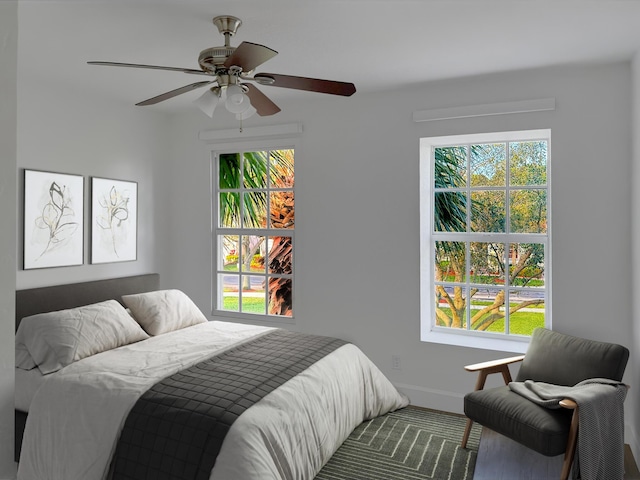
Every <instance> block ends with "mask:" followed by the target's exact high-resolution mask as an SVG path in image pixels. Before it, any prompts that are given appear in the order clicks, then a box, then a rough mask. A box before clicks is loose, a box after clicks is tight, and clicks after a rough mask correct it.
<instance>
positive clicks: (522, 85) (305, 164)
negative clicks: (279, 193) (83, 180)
mask: <svg viewBox="0 0 640 480" xmlns="http://www.w3.org/2000/svg"><path fill="white" fill-rule="evenodd" d="M267 88H268V87H264V88H263V90H265V91H266V90H267ZM630 94H631V68H630V65H629V64H628V63H616V64H611V65H599V66H589V67H565V68H549V69H543V70H536V71H521V72H511V73H501V74H495V75H487V76H482V77H476V78H468V79H458V80H453V81H443V82H437V83H432V84H426V85H422V86H416V87H415V88H414V89H411V90H405V91H393V92H383V93H379V94H356V95H355V96H354V97H351V98H348V99H344V98H327V97H320V96H318V95H313V94H308V95H307V96H300V97H299V100H298V101H296V102H291V103H287V104H281V105H280V106H281V107H282V110H283V111H282V112H281V113H279V114H278V115H277V116H276V117H273V118H263V119H258V120H257V121H254V123H256V124H260V125H265V124H278V123H287V122H291V121H301V122H302V123H303V127H304V133H303V135H302V149H301V151H299V152H298V154H297V156H296V207H297V208H296V210H297V211H296V213H297V215H296V217H297V218H296V241H297V245H296V248H297V252H296V260H297V266H296V275H297V277H296V287H297V291H296V294H297V299H296V300H297V304H296V328H297V329H299V330H302V331H307V332H317V333H322V334H327V335H336V336H340V337H343V338H346V339H349V340H352V341H353V342H355V343H356V344H358V345H359V346H360V347H361V348H362V349H363V350H364V351H365V353H366V354H367V355H369V356H370V357H371V358H372V359H373V360H374V362H376V363H377V364H378V365H379V366H380V368H381V369H382V370H383V371H384V372H385V373H386V374H387V375H388V376H389V377H390V378H391V380H392V381H393V382H394V383H396V384H397V385H400V387H401V388H403V389H405V390H406V391H408V392H409V393H410V395H411V397H412V400H413V403H415V404H418V405H424V406H429V407H433V408H441V409H444V410H451V411H458V412H459V411H461V409H462V397H463V395H464V393H466V392H467V391H468V390H469V389H472V388H473V385H474V383H475V378H473V377H472V376H471V375H470V374H468V373H466V372H465V371H464V369H463V366H464V365H465V364H468V363H474V362H478V361H484V360H489V359H492V358H497V356H498V355H500V353H498V352H490V351H479V350H474V349H466V348H461V347H449V346H443V345H436V344H427V343H421V342H420V341H419V313H420V312H419V292H420V286H419V265H418V255H419V204H418V201H419V182H418V172H419V170H418V147H419V138H420V137H421V136H439V135H449V134H464V133H476V132H488V131H504V130H520V129H538V128H551V130H552V143H551V149H552V150H551V151H552V160H551V161H552V166H551V168H552V202H553V218H552V222H553V224H552V228H553V262H554V264H553V287H552V288H553V292H552V294H553V322H554V324H553V326H554V329H556V330H558V331H561V332H566V333H570V334H575V335H580V336H584V337H588V338H595V339H600V340H603V341H611V342H617V343H621V344H623V345H626V346H628V347H632V345H631V332H632V328H631V326H632V294H631V280H632V269H631V265H630V262H629V258H630V256H631V240H630V239H631V207H630V202H629V199H630V197H631V180H630V172H631V135H630V134H631V129H630V120H631V106H630V102H629V97H630ZM546 97H555V98H556V101H557V108H556V110H555V111H553V112H539V113H533V114H517V115H506V116H495V117H484V118H469V119H463V120H448V121H440V122H430V123H422V124H416V123H413V122H412V120H411V113H412V112H413V111H414V110H419V109H426V108H443V107H451V106H461V105H473V104H485V103H492V102H505V101H511V100H523V99H535V98H546ZM218 118H219V120H218V121H217V122H213V123H212V122H211V121H209V120H208V119H206V117H204V116H201V115H199V114H198V113H194V114H193V115H185V116H183V117H180V118H179V119H176V120H175V121H174V124H173V127H174V128H173V130H174V134H175V137H174V138H173V146H174V153H173V154H174V158H175V160H174V161H173V162H172V163H171V165H172V166H173V168H172V169H170V170H168V171H167V173H168V175H170V177H171V179H172V183H173V187H174V188H172V192H174V196H173V198H172V200H171V202H170V208H172V209H173V213H172V214H170V215H169V217H170V218H171V222H172V228H171V231H172V232H174V236H173V237H172V243H173V245H175V247H176V250H174V253H173V255H172V265H171V268H170V272H171V273H170V277H169V279H167V278H165V280H166V281H168V282H169V283H171V284H175V285H179V286H180V287H182V288H185V289H186V290H188V291H190V292H191V294H192V295H193V296H194V297H195V299H196V301H197V302H198V303H199V305H200V307H201V308H202V309H203V310H205V311H207V310H208V311H210V289H211V282H210V265H211V242H210V235H211V234H210V220H209V219H210V203H209V202H210V199H209V180H208V175H209V153H208V147H207V145H205V144H204V143H202V142H199V141H198V140H196V139H195V138H194V137H195V135H194V133H195V131H197V130H208V129H214V128H216V127H218V128H221V127H223V128H229V126H230V123H229V118H228V116H226V117H225V116H224V115H220V116H219V117H218ZM187 159H188V161H186V160H187ZM185 161H186V163H185ZM183 212H190V214H189V215H183V214H182V213H183ZM185 232H187V233H188V234H186V235H185V234H184V233H185ZM392 354H399V355H401V356H402V371H396V370H391V368H390V366H391V365H390V364H391V355H392ZM630 367H631V366H630ZM630 372H631V368H630V369H629V373H628V375H627V377H629V376H630ZM627 377H625V378H627ZM637 398H638V397H637V396H636V395H635V394H634V393H633V390H632V391H631V394H630V395H629V399H628V401H627V408H628V409H629V408H630V406H631V405H634V404H635V403H636V402H637ZM630 418H632V417H630Z"/></svg>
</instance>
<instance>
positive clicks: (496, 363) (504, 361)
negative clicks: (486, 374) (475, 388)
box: [464, 355, 524, 372]
mask: <svg viewBox="0 0 640 480" xmlns="http://www.w3.org/2000/svg"><path fill="white" fill-rule="evenodd" d="M522 360H524V355H518V356H516V357H509V358H501V359H499V360H490V361H488V362H482V363H474V364H473V365H467V366H465V367H464V369H465V370H466V371H467V372H477V371H478V370H487V369H489V370H495V369H496V368H499V367H502V366H503V365H509V364H510V363H516V362H521V361H522Z"/></svg>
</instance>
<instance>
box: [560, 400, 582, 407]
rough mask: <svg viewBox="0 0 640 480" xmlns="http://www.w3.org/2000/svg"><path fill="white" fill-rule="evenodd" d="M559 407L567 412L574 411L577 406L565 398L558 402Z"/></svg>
mask: <svg viewBox="0 0 640 480" xmlns="http://www.w3.org/2000/svg"><path fill="white" fill-rule="evenodd" d="M560 406H561V407H562V408H566V409H568V410H575V409H576V408H578V404H577V403H576V402H574V401H573V400H571V399H570V398H565V399H563V400H560Z"/></svg>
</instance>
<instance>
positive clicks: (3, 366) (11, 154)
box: [0, 1, 18, 479]
mask: <svg viewBox="0 0 640 480" xmlns="http://www.w3.org/2000/svg"><path fill="white" fill-rule="evenodd" d="M17 63H18V2H17V1H7V2H0V65H2V68H0V222H2V225H3V228H0V252H2V253H1V254H0V318H2V322H0V479H9V478H15V463H14V462H13V385H14V377H13V370H14V365H15V355H14V349H13V332H14V327H13V325H14V322H13V318H14V316H15V310H14V308H15V288H16V277H15V268H16V253H15V252H16V237H15V230H14V229H13V228H11V225H14V224H15V223H16V217H17V214H16V182H15V179H16V142H17V140H16V139H17V137H16V117H17V100H16V98H17V76H16V71H17V69H16V66H17Z"/></svg>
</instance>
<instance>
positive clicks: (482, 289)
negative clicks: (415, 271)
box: [421, 130, 551, 351]
mask: <svg viewBox="0 0 640 480" xmlns="http://www.w3.org/2000/svg"><path fill="white" fill-rule="evenodd" d="M549 139H550V132H549V131H548V130H536V131H524V132H508V133H502V134H483V135H467V136H456V137H439V138H423V139H422V140H421V238H422V241H421V316H422V338H423V340H426V341H436V342H443V343H453V344H458V345H467V346H478V347H483V346H484V347H486V348H496V349H503V350H513V351H523V348H526V342H527V341H528V338H529V337H530V335H531V333H532V331H533V329H534V328H536V327H544V326H547V327H548V326H550V312H549V293H550V288H549V272H550V267H551V256H550V248H549V247H550V241H549V238H550V232H549V225H550V222H549V218H550V201H549V157H550V152H549V144H550V140H549Z"/></svg>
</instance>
